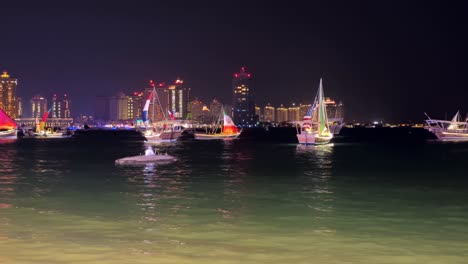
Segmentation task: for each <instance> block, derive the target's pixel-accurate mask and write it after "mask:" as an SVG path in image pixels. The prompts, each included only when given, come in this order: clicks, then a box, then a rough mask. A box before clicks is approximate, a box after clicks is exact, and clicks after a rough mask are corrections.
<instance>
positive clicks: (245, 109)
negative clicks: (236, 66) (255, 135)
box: [232, 67, 255, 126]
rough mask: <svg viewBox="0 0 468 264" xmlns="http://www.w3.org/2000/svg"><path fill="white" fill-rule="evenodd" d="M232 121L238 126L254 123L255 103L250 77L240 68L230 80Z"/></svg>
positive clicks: (243, 68)
mask: <svg viewBox="0 0 468 264" xmlns="http://www.w3.org/2000/svg"><path fill="white" fill-rule="evenodd" d="M232 91H233V102H232V104H233V120H234V123H236V125H238V126H251V125H254V123H255V101H254V91H253V89H252V75H251V74H250V73H248V72H247V71H246V70H245V67H242V68H241V70H240V72H239V73H235V74H234V78H233V79H232Z"/></svg>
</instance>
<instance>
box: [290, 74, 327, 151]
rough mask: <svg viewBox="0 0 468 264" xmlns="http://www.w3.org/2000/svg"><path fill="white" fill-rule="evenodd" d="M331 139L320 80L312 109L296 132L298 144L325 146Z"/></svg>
mask: <svg viewBox="0 0 468 264" xmlns="http://www.w3.org/2000/svg"><path fill="white" fill-rule="evenodd" d="M332 138H333V134H332V133H331V132H330V127H329V124H328V118H327V111H326V105H325V102H324V95H323V87H322V79H321V78H320V85H319V89H318V92H317V96H315V100H314V103H313V104H312V107H311V108H310V109H309V111H307V113H306V115H305V116H304V119H303V121H302V125H301V127H299V128H298V131H297V140H298V141H299V144H304V145H309V144H310V145H320V144H327V143H329V142H330V140H331V139H332Z"/></svg>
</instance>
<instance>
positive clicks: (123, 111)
mask: <svg viewBox="0 0 468 264" xmlns="http://www.w3.org/2000/svg"><path fill="white" fill-rule="evenodd" d="M109 115H110V120H127V119H128V97H127V96H125V94H124V93H122V92H120V93H118V94H117V95H116V96H112V97H111V98H110V100H109Z"/></svg>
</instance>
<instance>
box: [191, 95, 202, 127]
mask: <svg viewBox="0 0 468 264" xmlns="http://www.w3.org/2000/svg"><path fill="white" fill-rule="evenodd" d="M190 108H191V110H192V120H193V121H195V122H200V121H202V118H201V117H202V115H203V102H202V101H200V100H198V99H195V100H193V101H192V102H190Z"/></svg>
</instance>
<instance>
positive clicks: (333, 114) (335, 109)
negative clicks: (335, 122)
mask: <svg viewBox="0 0 468 264" xmlns="http://www.w3.org/2000/svg"><path fill="white" fill-rule="evenodd" d="M325 105H326V106H327V117H328V118H343V114H344V113H343V108H344V106H343V103H342V102H341V101H340V102H339V103H336V101H335V100H333V99H331V98H330V97H325Z"/></svg>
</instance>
